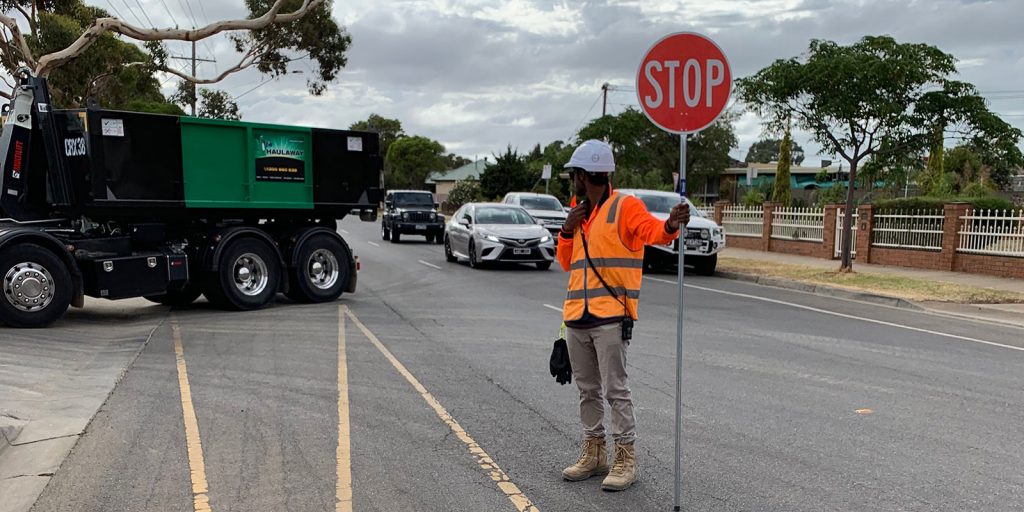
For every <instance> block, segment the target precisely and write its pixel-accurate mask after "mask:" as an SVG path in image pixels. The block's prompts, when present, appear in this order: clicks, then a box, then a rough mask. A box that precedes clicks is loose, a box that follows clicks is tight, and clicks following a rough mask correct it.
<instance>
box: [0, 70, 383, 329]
mask: <svg viewBox="0 0 1024 512" xmlns="http://www.w3.org/2000/svg"><path fill="white" fill-rule="evenodd" d="M17 75H18V76H17V78H18V80H19V83H18V86H17V87H16V89H15V91H14V95H13V96H14V97H13V99H12V100H11V102H10V104H9V105H6V106H4V114H5V115H6V121H5V123H4V130H3V135H2V137H0V158H2V169H3V175H2V176H0V217H2V219H0V278H2V279H3V281H2V287H3V289H2V291H0V294H2V295H3V296H2V297H0V321H2V322H3V323H5V324H7V325H10V326H14V327H41V326H46V325H48V324H50V323H52V322H53V321H55V320H57V319H58V318H60V317H61V315H63V314H64V312H65V311H66V310H67V308H68V307H69V306H76V307H81V306H82V305H83V303H84V297H85V296H90V297H98V298H104V299H122V298H129V297H145V298H147V299H149V300H152V301H154V302H157V303H161V304H168V305H185V304H188V303H191V302H192V301H194V300H195V299H197V298H198V297H199V296H200V295H205V296H206V297H207V299H208V300H209V301H210V302H212V303H213V304H215V305H216V306H219V307H222V308H225V309H234V310H250V309H257V308H261V307H263V306H266V305H267V304H269V303H270V302H271V301H273V300H274V298H275V297H276V295H277V294H278V293H279V292H282V293H285V294H287V295H288V296H289V297H291V298H292V299H294V300H297V301H301V302H325V301H332V300H335V299H336V298H338V297H339V296H340V295H341V294H342V292H346V291H347V292H353V291H355V288H356V270H357V269H356V259H355V257H354V255H353V254H352V250H351V248H350V247H349V245H348V244H347V243H346V242H345V240H344V239H343V238H342V237H341V236H340V235H338V233H337V229H336V228H337V220H339V219H342V218H344V217H345V216H346V215H348V214H349V213H350V212H353V211H357V212H359V215H360V217H361V218H362V220H364V221H375V220H376V216H377V205H378V204H379V203H380V201H381V199H382V195H383V192H382V190H381V188H380V183H381V169H382V159H381V156H380V151H379V147H380V145H379V139H378V136H377V134H375V133H371V132H360V131H348V130H330V129H319V128H304V127H296V126H281V125H273V124H261V123H250V122H239V121H222V120H212V119H199V118H192V117H177V116H166V115H158V114H145V113H136V112H120V111H111V110H104V109H102V108H100V107H98V106H96V105H90V106H89V107H88V108H85V109H57V108H54V106H53V105H51V104H50V95H49V91H48V89H47V82H46V79H45V78H39V77H34V76H31V74H30V73H29V72H28V71H27V70H20V71H19V72H18V74H17Z"/></svg>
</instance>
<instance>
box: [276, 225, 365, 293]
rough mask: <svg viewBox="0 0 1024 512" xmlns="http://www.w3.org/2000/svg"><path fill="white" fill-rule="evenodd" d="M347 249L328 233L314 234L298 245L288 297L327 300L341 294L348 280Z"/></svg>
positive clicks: (349, 270)
mask: <svg viewBox="0 0 1024 512" xmlns="http://www.w3.org/2000/svg"><path fill="white" fill-rule="evenodd" d="M351 271H352V269H351V268H349V255H348V251H346V250H345V248H344V247H342V245H341V243H340V242H338V241H337V240H335V239H334V238H331V237H329V236H325V235H320V236H314V237H312V238H310V239H309V240H307V241H306V243H304V244H302V247H301V248H300V249H299V265H298V267H296V268H295V270H294V271H293V272H292V275H291V277H292V284H294V286H292V287H291V289H290V290H289V291H288V297H289V298H291V299H292V300H294V301H296V302H329V301H332V300H334V299H337V298H338V297H340V296H341V292H343V291H344V290H345V285H346V283H348V278H349V273H350V272H351Z"/></svg>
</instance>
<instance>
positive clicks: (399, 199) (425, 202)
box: [395, 192, 434, 207]
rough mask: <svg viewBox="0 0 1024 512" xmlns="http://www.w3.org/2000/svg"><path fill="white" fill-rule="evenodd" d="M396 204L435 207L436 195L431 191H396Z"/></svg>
mask: <svg viewBox="0 0 1024 512" xmlns="http://www.w3.org/2000/svg"><path fill="white" fill-rule="evenodd" d="M395 205H397V206H429V207H433V206H434V196H433V195H431V194H429V193H424V194H417V193H415V192H396V193H395Z"/></svg>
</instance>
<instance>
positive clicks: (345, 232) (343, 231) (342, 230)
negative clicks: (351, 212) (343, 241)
mask: <svg viewBox="0 0 1024 512" xmlns="http://www.w3.org/2000/svg"><path fill="white" fill-rule="evenodd" d="M338 231H341V232H342V233H344V234H346V235H347V234H348V231H345V230H344V229H339V230H338Z"/></svg>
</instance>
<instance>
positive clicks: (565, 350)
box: [549, 338, 572, 385]
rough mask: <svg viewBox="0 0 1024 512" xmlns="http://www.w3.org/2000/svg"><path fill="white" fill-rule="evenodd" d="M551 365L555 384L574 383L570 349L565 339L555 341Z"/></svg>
mask: <svg viewBox="0 0 1024 512" xmlns="http://www.w3.org/2000/svg"><path fill="white" fill-rule="evenodd" d="M549 365H550V367H551V376H552V377H554V378H555V382H557V383H559V384H562V385H565V384H568V383H570V382H572V363H570V362H569V347H567V346H566V345H565V338H558V339H557V340H555V346H554V348H552V349H551V361H550V364H549Z"/></svg>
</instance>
